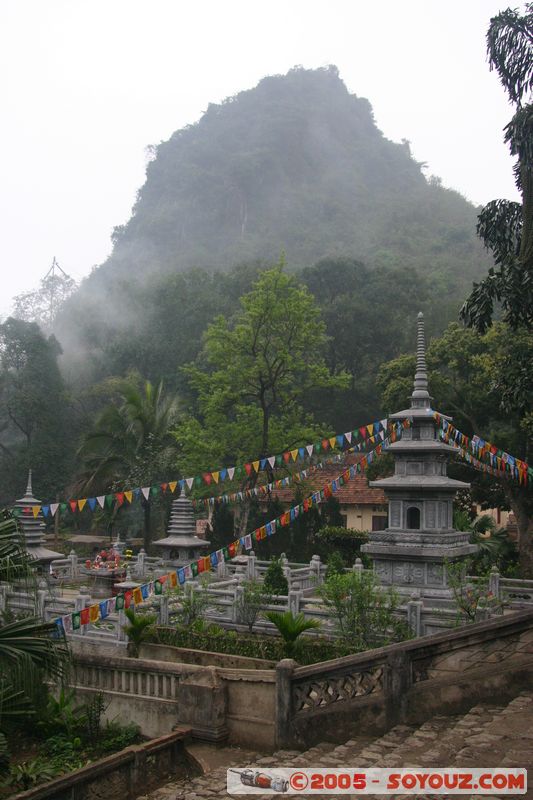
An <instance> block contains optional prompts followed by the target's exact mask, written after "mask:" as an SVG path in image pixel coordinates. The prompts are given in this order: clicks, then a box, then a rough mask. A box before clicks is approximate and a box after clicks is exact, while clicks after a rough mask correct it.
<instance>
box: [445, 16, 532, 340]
mask: <svg viewBox="0 0 533 800" xmlns="http://www.w3.org/2000/svg"><path fill="white" fill-rule="evenodd" d="M487 53H488V58H489V63H490V68H491V69H494V70H496V72H497V73H498V76H499V78H500V80H501V82H502V84H503V87H504V88H505V90H506V92H507V94H508V96H509V101H510V102H511V103H513V104H514V106H515V114H514V116H513V118H512V120H511V121H510V122H509V124H508V125H507V126H506V128H505V141H506V142H507V144H508V145H509V149H510V152H511V155H513V156H515V157H516V163H515V167H514V175H515V182H516V186H517V189H518V191H519V192H520V194H521V197H522V202H521V203H516V202H511V201H509V200H492V201H491V202H490V203H488V204H487V205H486V206H485V207H484V208H483V209H482V211H481V213H480V215H479V218H478V225H477V232H478V235H479V236H480V237H481V239H482V240H483V242H484V244H485V246H486V247H487V249H488V250H490V251H491V252H492V255H493V258H494V263H495V265H496V266H495V267H491V268H490V269H489V274H488V276H487V277H486V278H485V279H484V280H482V281H481V282H480V283H475V284H474V288H473V291H472V293H471V294H470V296H469V297H468V299H467V300H466V302H465V304H464V305H463V308H462V311H461V316H462V318H463V320H464V321H465V322H466V323H467V324H469V325H472V326H474V327H476V328H477V329H478V330H479V331H481V332H483V331H485V330H486V329H487V327H489V326H490V324H491V322H492V319H493V318H494V316H495V315H496V314H497V312H498V309H499V306H500V305H501V309H502V313H503V319H504V320H505V321H506V322H508V323H509V325H511V327H512V328H516V327H518V326H519V325H525V326H527V327H529V328H531V327H532V326H533V104H532V103H531V91H532V89H533V3H527V4H526V13H525V14H524V15H522V16H521V15H520V14H519V13H518V12H517V11H516V10H514V11H513V10H512V9H510V8H508V9H506V10H505V11H502V13H501V14H498V15H497V16H496V17H493V19H492V20H491V23H490V27H489V30H488V32H487ZM524 101H526V102H524Z"/></svg>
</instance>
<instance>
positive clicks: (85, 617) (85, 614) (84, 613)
mask: <svg viewBox="0 0 533 800" xmlns="http://www.w3.org/2000/svg"><path fill="white" fill-rule="evenodd" d="M89 614H90V612H89V609H88V608H82V609H81V611H80V622H81V624H82V625H88V624H89Z"/></svg>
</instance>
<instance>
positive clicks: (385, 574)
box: [374, 560, 392, 583]
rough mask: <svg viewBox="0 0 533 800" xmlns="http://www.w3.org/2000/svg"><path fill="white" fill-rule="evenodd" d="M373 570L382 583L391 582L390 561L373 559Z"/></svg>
mask: <svg viewBox="0 0 533 800" xmlns="http://www.w3.org/2000/svg"><path fill="white" fill-rule="evenodd" d="M374 571H375V573H376V575H377V577H378V578H379V580H380V581H381V582H382V583H391V581H392V563H391V562H390V561H377V560H376V561H374Z"/></svg>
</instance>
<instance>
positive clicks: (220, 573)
mask: <svg viewBox="0 0 533 800" xmlns="http://www.w3.org/2000/svg"><path fill="white" fill-rule="evenodd" d="M227 574H228V571H227V569H226V562H225V561H219V562H218V564H217V578H218V579H219V580H223V579H224V578H225V577H226V576H227Z"/></svg>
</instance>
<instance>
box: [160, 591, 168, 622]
mask: <svg viewBox="0 0 533 800" xmlns="http://www.w3.org/2000/svg"><path fill="white" fill-rule="evenodd" d="M158 622H159V624H160V625H168V623H169V609H168V595H167V594H162V595H161V596H160V597H159V610H158Z"/></svg>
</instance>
